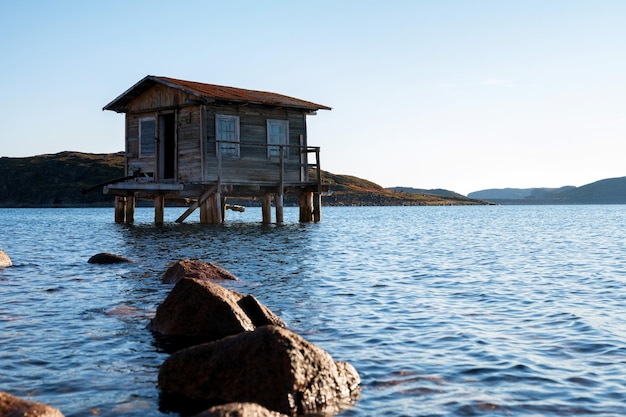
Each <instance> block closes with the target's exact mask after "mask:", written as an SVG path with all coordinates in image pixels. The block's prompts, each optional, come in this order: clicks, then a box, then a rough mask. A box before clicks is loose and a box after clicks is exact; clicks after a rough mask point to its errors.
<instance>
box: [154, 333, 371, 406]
mask: <svg viewBox="0 0 626 417" xmlns="http://www.w3.org/2000/svg"><path fill="white" fill-rule="evenodd" d="M359 384H360V378H359V375H358V373H357V371H356V370H355V369H354V367H353V366H352V365H350V364H348V363H346V362H335V361H334V360H333V359H332V357H331V356H330V355H329V354H328V353H327V352H326V351H324V350H322V349H320V348H319V347H317V346H315V345H314V344H312V343H310V342H308V341H306V340H305V339H303V338H302V337H301V336H299V335H297V334H295V333H293V332H291V331H289V330H287V329H284V328H281V327H278V326H263V327H259V328H257V329H256V330H255V331H253V332H245V333H241V334H238V335H236V336H231V337H226V338H224V339H221V340H218V341H215V342H212V343H206V344H202V345H198V346H194V347H191V348H188V349H184V350H181V351H179V352H176V353H174V354H173V355H171V356H170V357H169V358H168V359H167V360H166V361H165V362H164V363H163V365H162V366H161V369H160V371H159V378H158V386H159V388H160V389H161V391H162V394H163V395H164V397H166V398H167V397H168V396H172V397H173V398H174V397H176V398H180V397H183V398H186V399H189V400H190V401H206V402H212V403H214V404H216V403H217V404H219V403H228V402H254V403H258V404H260V405H262V406H264V407H266V408H268V409H270V410H273V411H278V412H281V413H284V414H288V415H293V414H315V413H318V414H324V413H335V412H338V411H339V410H341V409H342V408H343V407H345V406H348V405H350V404H352V403H353V402H354V401H355V400H356V398H357V397H358V394H359Z"/></svg>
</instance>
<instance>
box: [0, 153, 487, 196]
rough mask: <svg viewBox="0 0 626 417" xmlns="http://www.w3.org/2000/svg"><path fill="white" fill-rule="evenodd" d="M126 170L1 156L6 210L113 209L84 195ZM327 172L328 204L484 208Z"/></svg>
mask: <svg viewBox="0 0 626 417" xmlns="http://www.w3.org/2000/svg"><path fill="white" fill-rule="evenodd" d="M123 167H124V156H123V154H122V153H121V152H119V153H113V154H86V153H80V152H61V153H58V154H53V155H38V156H32V157H27V158H6V157H4V158H0V207H67V206H98V205H100V206H110V205H112V204H113V198H112V197H110V196H106V195H103V194H102V191H101V189H96V190H94V192H91V193H87V194H83V193H81V191H82V190H84V189H87V188H90V187H93V186H94V185H97V184H100V183H102V182H105V181H108V180H111V179H114V178H120V177H123V176H124V169H123ZM322 174H323V180H324V181H325V182H327V183H328V184H329V187H330V195H329V196H325V197H324V198H323V204H324V205H327V206H330V205H341V206H366V205H370V206H372V205H373V206H380V205H396V206H397V205H466V204H484V202H482V201H478V200H472V199H469V198H466V197H463V196H461V195H458V194H455V193H452V192H449V191H448V192H446V193H449V194H447V195H437V194H436V193H430V194H429V193H426V192H425V193H421V192H407V191H395V190H391V189H384V188H383V187H381V186H380V185H378V184H374V183H373V182H370V181H367V180H364V179H361V178H357V177H353V176H349V175H336V174H332V173H330V172H323V173H322ZM413 191H415V190H413ZM420 191H422V190H420ZM443 191H445V190H443Z"/></svg>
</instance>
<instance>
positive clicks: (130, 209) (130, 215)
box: [125, 195, 135, 224]
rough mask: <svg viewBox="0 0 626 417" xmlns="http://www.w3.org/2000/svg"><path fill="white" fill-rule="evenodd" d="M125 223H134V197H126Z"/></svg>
mask: <svg viewBox="0 0 626 417" xmlns="http://www.w3.org/2000/svg"><path fill="white" fill-rule="evenodd" d="M125 211H126V223H128V224H132V223H134V221H135V196H134V195H129V196H127V197H126V210H125Z"/></svg>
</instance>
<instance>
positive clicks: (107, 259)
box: [87, 252, 133, 265]
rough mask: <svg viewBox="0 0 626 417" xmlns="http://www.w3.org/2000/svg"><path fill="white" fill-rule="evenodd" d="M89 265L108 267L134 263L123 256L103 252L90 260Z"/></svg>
mask: <svg viewBox="0 0 626 417" xmlns="http://www.w3.org/2000/svg"><path fill="white" fill-rule="evenodd" d="M87 263H90V264H102V265H106V264H121V263H133V261H131V260H130V259H128V258H125V257H123V256H121V255H116V254H114V253H108V252H101V253H97V254H95V255H94V256H92V257H91V258H89V259H88V260H87Z"/></svg>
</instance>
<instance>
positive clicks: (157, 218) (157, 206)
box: [154, 195, 165, 224]
mask: <svg viewBox="0 0 626 417" xmlns="http://www.w3.org/2000/svg"><path fill="white" fill-rule="evenodd" d="M164 211H165V197H164V196H162V195H160V196H157V197H156V198H155V199H154V224H163V217H164Z"/></svg>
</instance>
